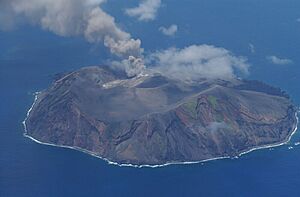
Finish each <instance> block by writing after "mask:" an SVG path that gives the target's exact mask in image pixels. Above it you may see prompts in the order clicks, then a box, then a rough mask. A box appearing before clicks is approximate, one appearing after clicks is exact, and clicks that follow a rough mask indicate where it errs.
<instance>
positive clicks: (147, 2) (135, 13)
mask: <svg viewBox="0 0 300 197" xmlns="http://www.w3.org/2000/svg"><path fill="white" fill-rule="evenodd" d="M160 6H161V0H143V1H142V2H141V3H140V4H139V5H138V6H137V7H134V8H128V9H126V10H125V12H126V14H127V15H129V16H132V17H137V18H138V20H140V21H150V20H154V19H155V18H156V15H157V10H158V9H159V8H160Z"/></svg>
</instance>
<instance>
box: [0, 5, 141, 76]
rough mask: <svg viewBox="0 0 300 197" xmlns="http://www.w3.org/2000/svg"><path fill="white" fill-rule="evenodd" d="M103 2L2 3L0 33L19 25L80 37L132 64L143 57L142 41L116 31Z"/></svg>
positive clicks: (121, 31) (119, 30) (112, 19)
mask: <svg viewBox="0 0 300 197" xmlns="http://www.w3.org/2000/svg"><path fill="white" fill-rule="evenodd" d="M104 2H105V0H26V1H24V0H2V1H0V29H2V30H9V29H13V28H14V27H16V26H17V25H19V24H24V23H25V24H26V23H29V24H31V25H38V26H40V27H41V28H42V29H44V30H47V31H50V32H53V33H55V34H57V35H59V36H83V37H84V38H85V39H86V40H87V41H88V42H91V43H99V42H101V43H102V42H103V43H104V45H105V46H106V47H108V48H109V50H110V52H111V53H113V54H115V55H116V56H118V57H120V58H122V59H126V60H127V63H131V62H133V63H134V62H135V61H132V59H133V58H135V59H137V60H138V59H139V58H141V56H142V53H143V49H142V47H141V40H139V39H133V38H132V37H131V35H130V34H129V33H128V32H125V31H124V30H122V29H121V28H120V27H118V25H117V23H116V22H115V19H114V17H112V16H111V15H109V14H107V13H106V12H105V11H103V10H102V9H101V7H100V6H101V4H103V3H104ZM129 57H130V58H129ZM137 65H139V64H134V65H132V67H134V68H136V66H137ZM129 66H130V65H129ZM141 66H142V67H144V65H141ZM137 69H138V70H141V69H140V68H137ZM125 70H126V69H125Z"/></svg>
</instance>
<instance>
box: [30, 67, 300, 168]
mask: <svg viewBox="0 0 300 197" xmlns="http://www.w3.org/2000/svg"><path fill="white" fill-rule="evenodd" d="M295 112H296V108H295V107H294V106H293V104H292V103H291V101H290V99H289V98H288V96H287V95H286V94H285V93H283V92H282V91H281V90H280V89H277V88H273V87H271V86H268V85H266V84H263V83H261V82H257V81H243V80H238V79H231V80H206V79H203V80H201V81H198V82H189V83H187V82H183V81H179V80H174V79H171V78H168V77H165V76H163V75H161V74H149V75H142V76H138V77H134V78H127V77H126V76H124V75H123V74H122V73H117V72H114V71H111V70H109V69H105V68H103V67H86V68H83V69H80V70H78V71H75V72H72V73H69V74H67V75H65V76H63V77H61V78H60V79H58V80H56V81H55V82H54V83H53V85H52V86H51V87H50V88H49V89H47V90H45V91H43V92H41V93H40V94H39V95H38V99H37V100H36V102H35V104H34V106H33V108H32V111H31V112H30V114H29V116H28V117H27V119H26V127H27V131H26V132H27V133H26V134H27V135H29V136H31V137H33V138H35V139H37V140H39V141H41V142H45V143H51V144H55V145H63V146H69V147H74V148H80V149H83V150H87V151H90V152H92V153H94V154H96V155H98V156H101V157H103V158H107V159H108V160H110V161H113V162H118V163H122V164H128V163H130V164H136V165H145V164H147V165H157V164H165V163H171V162H192V161H202V160H207V159H212V158H216V157H234V156H237V155H239V154H240V153H241V152H244V151H247V150H249V149H252V148H255V147H260V146H264V145H271V144H277V143H281V142H285V141H286V140H288V139H289V137H290V135H291V133H292V131H293V129H294V128H295V125H296V117H295Z"/></svg>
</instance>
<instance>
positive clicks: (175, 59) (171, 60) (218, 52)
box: [147, 45, 249, 81]
mask: <svg viewBox="0 0 300 197" xmlns="http://www.w3.org/2000/svg"><path fill="white" fill-rule="evenodd" d="M147 63H149V64H152V65H154V68H153V69H154V70H156V71H159V72H161V73H163V74H166V75H168V76H170V77H173V78H177V79H181V80H185V81H193V80H197V79H199V78H212V79H215V78H221V79H229V78H233V77H235V72H237V71H238V72H241V73H244V74H247V73H248V67H249V64H248V63H247V59H246V58H244V57H236V56H234V55H233V54H232V53H231V52H230V51H228V50H226V49H224V48H218V47H215V46H211V45H192V46H189V47H186V48H183V49H178V48H169V49H167V50H163V51H158V52H155V53H153V54H151V55H150V56H149V57H148V58H147Z"/></svg>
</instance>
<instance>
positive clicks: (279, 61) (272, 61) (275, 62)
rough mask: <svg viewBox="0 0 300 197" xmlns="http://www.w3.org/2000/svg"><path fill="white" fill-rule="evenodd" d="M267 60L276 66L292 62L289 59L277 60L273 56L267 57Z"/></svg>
mask: <svg viewBox="0 0 300 197" xmlns="http://www.w3.org/2000/svg"><path fill="white" fill-rule="evenodd" d="M267 60H269V61H270V62H271V63H273V64H278V65H286V64H291V63H293V61H292V60H290V59H284V58H279V57H276V56H275V55H272V56H267Z"/></svg>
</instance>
